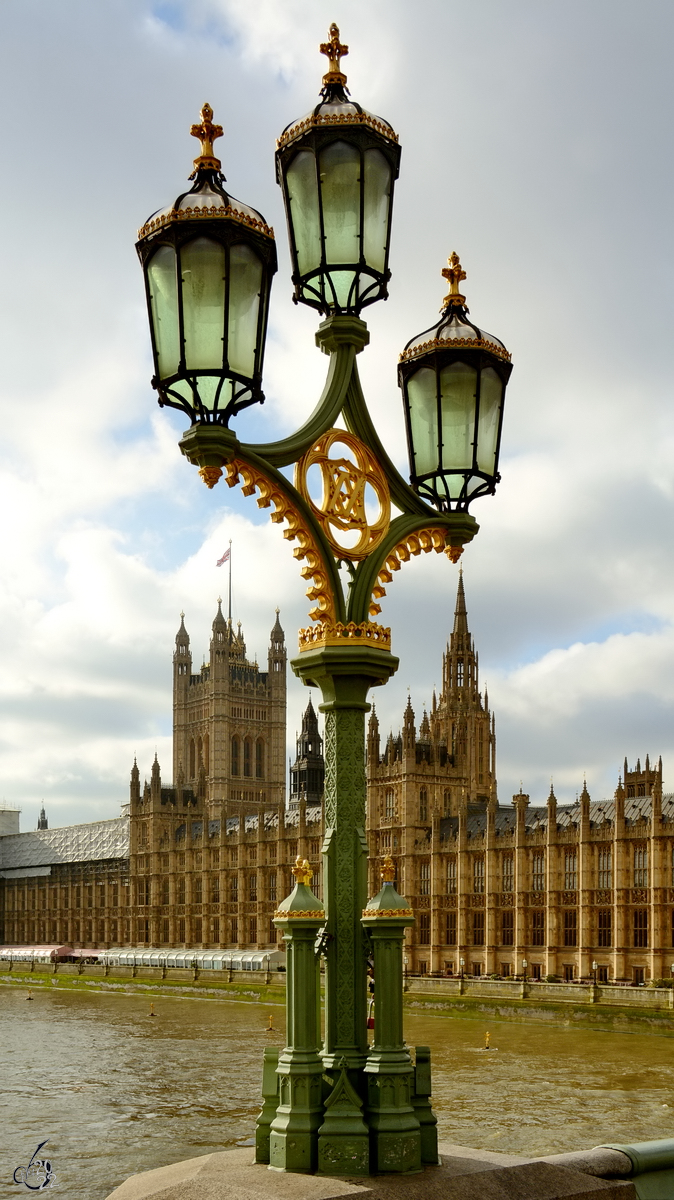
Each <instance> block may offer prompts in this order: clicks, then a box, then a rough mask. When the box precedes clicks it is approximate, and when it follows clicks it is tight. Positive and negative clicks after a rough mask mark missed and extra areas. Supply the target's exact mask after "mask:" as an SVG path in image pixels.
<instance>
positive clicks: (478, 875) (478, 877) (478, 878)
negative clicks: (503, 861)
mask: <svg viewBox="0 0 674 1200" xmlns="http://www.w3.org/2000/svg"><path fill="white" fill-rule="evenodd" d="M473 891H474V892H475V893H478V894H480V893H482V892H484V858H483V857H482V855H476V856H475V858H474V859H473Z"/></svg>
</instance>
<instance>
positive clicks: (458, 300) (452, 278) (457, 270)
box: [440, 250, 466, 312]
mask: <svg viewBox="0 0 674 1200" xmlns="http://www.w3.org/2000/svg"><path fill="white" fill-rule="evenodd" d="M442 274H443V276H444V278H445V279H446V280H447V282H448V283H449V292H448V294H447V295H446V296H445V298H444V300H443V302H442V309H441V310H440V311H441V312H443V311H444V310H445V309H446V308H449V307H450V306H451V305H456V306H457V307H460V308H463V306H464V304H465V303H466V297H465V296H463V295H462V294H461V292H460V291H459V284H460V283H461V281H462V280H463V279H465V278H466V272H465V271H464V269H463V267H462V266H461V263H460V261H459V256H458V254H457V253H456V250H452V253H451V254H450V256H449V258H448V259H447V266H446V267H443V270H442Z"/></svg>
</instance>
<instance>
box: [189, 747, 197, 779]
mask: <svg viewBox="0 0 674 1200" xmlns="http://www.w3.org/2000/svg"><path fill="white" fill-rule="evenodd" d="M196 773H197V772H196V759H195V754H194V738H190V779H194V778H195V776H196Z"/></svg>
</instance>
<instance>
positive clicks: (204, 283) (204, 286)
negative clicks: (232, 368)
mask: <svg viewBox="0 0 674 1200" xmlns="http://www.w3.org/2000/svg"><path fill="white" fill-rule="evenodd" d="M180 268H181V276H182V296H183V332H184V337H185V366H186V367H187V369H188V371H189V370H199V368H200V367H201V368H202V369H204V368H207V367H212V368H217V367H222V360H223V339H224V331H225V248H224V246H221V245H220V243H219V242H214V241H213V240H212V239H211V238H203V237H202V238H195V239H194V241H193V242H187V243H186V244H185V245H184V246H183V247H182V250H181V251H180Z"/></svg>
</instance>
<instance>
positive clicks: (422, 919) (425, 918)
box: [419, 913, 431, 946]
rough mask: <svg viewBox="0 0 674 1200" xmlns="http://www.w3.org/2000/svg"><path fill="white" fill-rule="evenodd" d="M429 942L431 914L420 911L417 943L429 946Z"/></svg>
mask: <svg viewBox="0 0 674 1200" xmlns="http://www.w3.org/2000/svg"><path fill="white" fill-rule="evenodd" d="M430 944H431V914H430V913H421V914H420V915H419V945H420V946H430Z"/></svg>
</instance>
